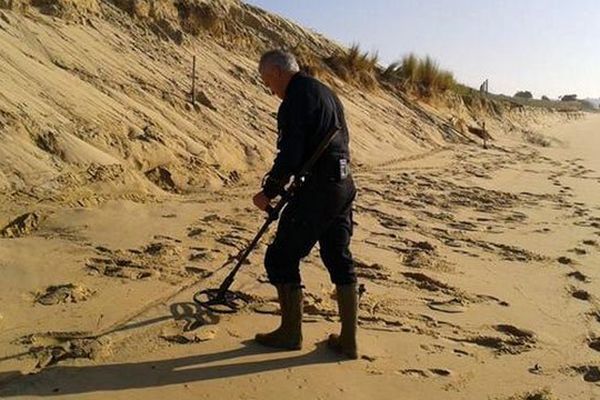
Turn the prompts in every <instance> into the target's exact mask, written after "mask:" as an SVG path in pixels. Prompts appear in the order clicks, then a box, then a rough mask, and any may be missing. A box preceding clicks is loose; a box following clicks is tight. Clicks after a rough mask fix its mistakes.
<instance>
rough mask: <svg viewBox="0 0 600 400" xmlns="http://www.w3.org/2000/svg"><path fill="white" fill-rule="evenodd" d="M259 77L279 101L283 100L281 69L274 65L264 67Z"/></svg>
mask: <svg viewBox="0 0 600 400" xmlns="http://www.w3.org/2000/svg"><path fill="white" fill-rule="evenodd" d="M260 77H261V79H262V81H263V82H264V84H265V85H266V86H267V87H268V88H269V89H270V90H271V92H273V94H275V95H276V96H277V97H279V98H280V99H283V97H284V95H285V93H283V88H282V86H283V85H282V83H283V82H282V80H283V79H282V78H283V73H282V71H281V68H279V67H278V66H276V65H266V66H264V67H263V68H261V70H260Z"/></svg>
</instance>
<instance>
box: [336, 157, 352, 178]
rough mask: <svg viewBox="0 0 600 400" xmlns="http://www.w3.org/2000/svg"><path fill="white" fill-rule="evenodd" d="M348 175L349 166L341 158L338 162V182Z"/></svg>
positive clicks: (346, 161)
mask: <svg viewBox="0 0 600 400" xmlns="http://www.w3.org/2000/svg"><path fill="white" fill-rule="evenodd" d="M348 175H350V166H349V165H348V160H346V159H345V158H341V159H340V160H339V177H338V179H339V180H340V181H343V180H344V179H346V178H347V177H348Z"/></svg>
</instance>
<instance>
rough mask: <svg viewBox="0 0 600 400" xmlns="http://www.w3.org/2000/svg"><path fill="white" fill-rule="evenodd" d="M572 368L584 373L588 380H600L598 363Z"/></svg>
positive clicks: (583, 375)
mask: <svg viewBox="0 0 600 400" xmlns="http://www.w3.org/2000/svg"><path fill="white" fill-rule="evenodd" d="M570 369H571V370H572V371H575V372H577V373H578V374H580V375H582V377H583V380H584V381H586V382H600V367H598V366H596V365H581V366H578V367H571V368H570Z"/></svg>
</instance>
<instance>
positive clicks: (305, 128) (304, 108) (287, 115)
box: [263, 94, 315, 199]
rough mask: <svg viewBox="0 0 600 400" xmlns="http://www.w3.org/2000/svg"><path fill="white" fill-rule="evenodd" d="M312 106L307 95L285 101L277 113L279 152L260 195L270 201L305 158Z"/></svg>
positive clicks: (312, 111) (312, 112)
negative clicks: (282, 107) (278, 115)
mask: <svg viewBox="0 0 600 400" xmlns="http://www.w3.org/2000/svg"><path fill="white" fill-rule="evenodd" d="M314 108H315V106H314V104H313V102H311V101H309V98H308V96H307V94H303V95H297V96H294V97H293V98H290V99H289V100H288V104H286V105H285V108H284V109H282V110H281V111H280V112H282V113H283V114H282V115H281V119H280V127H279V128H280V130H281V132H280V133H279V139H278V141H277V149H278V153H277V156H276V157H275V161H274V162H273V167H272V168H271V171H270V172H269V173H268V174H267V177H266V179H265V181H264V182H263V192H264V194H265V196H266V197H267V198H269V199H272V198H274V197H276V196H277V195H278V194H280V193H281V191H282V190H283V187H284V186H285V185H286V184H287V183H288V181H289V179H290V177H291V176H292V175H293V174H295V173H297V172H298V170H299V169H300V168H301V166H302V163H303V161H304V159H305V158H306V157H305V154H304V152H305V147H306V138H307V136H308V135H309V134H310V132H309V131H310V122H311V120H312V116H313V114H314Z"/></svg>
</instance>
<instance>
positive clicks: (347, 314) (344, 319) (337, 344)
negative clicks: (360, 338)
mask: <svg viewBox="0 0 600 400" xmlns="http://www.w3.org/2000/svg"><path fill="white" fill-rule="evenodd" d="M336 291H337V302H338V309H339V312H340V321H341V323H342V330H341V332H340V334H339V335H337V334H335V333H333V334H331V335H329V340H328V343H327V344H328V345H329V347H330V348H331V349H333V350H335V351H336V352H337V353H340V354H343V355H345V356H346V357H348V358H350V359H352V360H356V359H357V358H358V346H357V344H356V330H357V325H358V293H357V292H356V284H354V283H353V284H349V285H338V286H336Z"/></svg>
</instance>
